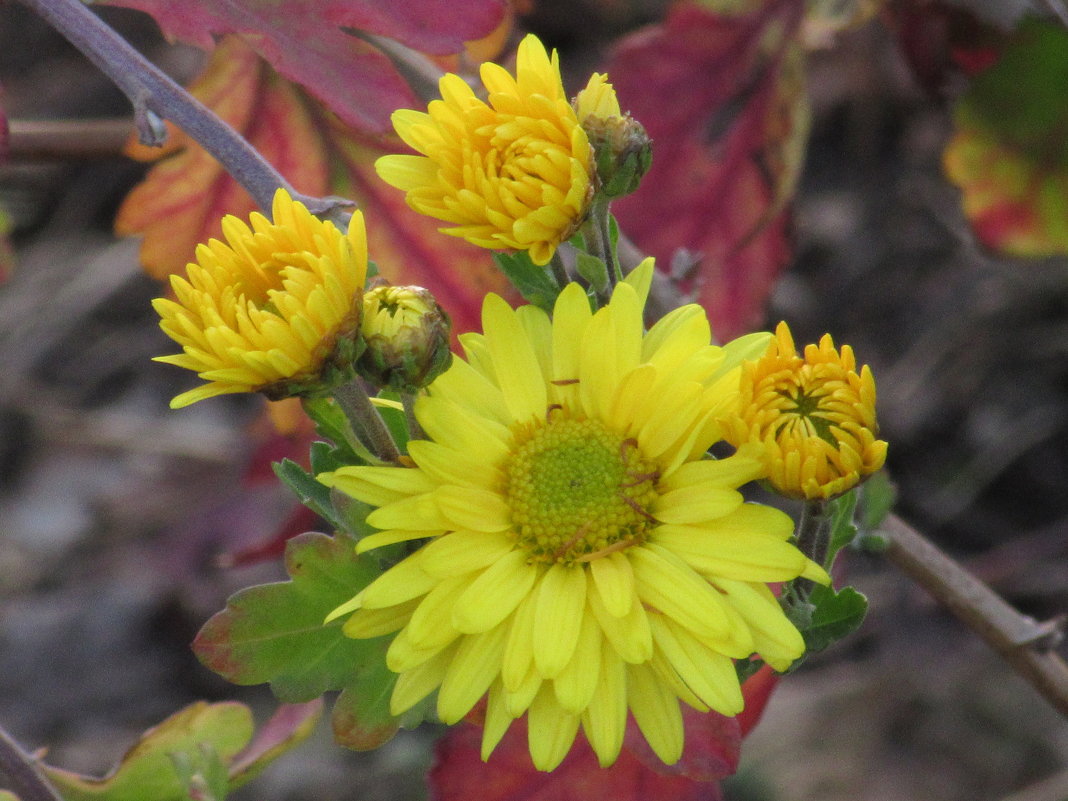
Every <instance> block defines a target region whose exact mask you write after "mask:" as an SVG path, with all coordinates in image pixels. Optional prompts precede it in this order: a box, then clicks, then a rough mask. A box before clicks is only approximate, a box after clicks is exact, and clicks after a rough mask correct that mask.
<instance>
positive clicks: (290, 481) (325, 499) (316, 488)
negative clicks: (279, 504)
mask: <svg viewBox="0 0 1068 801" xmlns="http://www.w3.org/2000/svg"><path fill="white" fill-rule="evenodd" d="M316 444H323V443H316ZM313 450H314V448H313ZM271 467H272V468H273V469H274V474H275V475H276V476H278V478H279V480H281V482H282V483H283V484H285V485H286V486H287V487H289V488H290V489H291V490H293V492H294V493H295V494H296V496H297V497H298V498H299V499H300V502H301V503H302V504H304V505H305V506H307V507H308V508H309V509H311V510H312V511H313V512H315V514H317V515H319V517H322V518H324V519H325V520H329V521H330V522H331V523H332V524H334V525H335V526H336V527H339V526H337V523H336V521H335V519H334V518H335V514H334V507H333V504H332V503H331V502H330V488H329V487H327V486H326V485H325V484H320V483H319V482H318V481H316V479H315V476H313V475H312V474H311V473H309V472H308V471H307V470H305V469H304V468H303V467H301V466H300V465H299V464H297V463H296V462H294V461H293V460H292V459H283V460H282V461H280V462H274V463H273V464H272V465H271Z"/></svg>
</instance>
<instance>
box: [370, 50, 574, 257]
mask: <svg viewBox="0 0 1068 801" xmlns="http://www.w3.org/2000/svg"><path fill="white" fill-rule="evenodd" d="M480 74H481V77H482V83H483V84H484V85H485V87H486V90H487V91H488V93H489V94H488V98H487V101H483V100H481V99H480V98H478V97H477V96H476V95H475V93H474V91H473V90H472V89H471V87H470V86H468V84H467V83H466V82H465V81H464V80H463V79H462V78H461V77H460V76H458V75H454V74H452V73H449V74H446V75H445V76H444V77H442V78H441V81H440V84H439V86H440V91H441V100H434V101H432V102H431V103H430V104H429V106H428V108H427V111H426V113H423V112H419V111H413V110H408V109H404V110H400V111H397V112H395V113H394V115H393V126H394V128H395V129H396V131H397V133H398V135H399V136H400V137H401V139H403V140H404V142H405V143H407V144H408V145H410V146H411V147H412V148H413V149H415V150H416V151H417V152H418V153H420V154H422V155H419V156H410V155H391V156H383V157H382V158H380V159H379V160H378V161H377V162H376V163H375V169H376V170H377V171H378V174H379V175H380V176H381V177H382V179H383V180H384V181H386V183H388V184H390V185H392V186H395V187H397V188H398V189H403V190H404V191H405V192H406V193H407V195H406V200H407V203H408V205H409V206H411V207H412V208H413V209H415V210H416V211H417V212H419V213H420V214H425V215H427V216H430V217H434V218H436V219H438V220H443V221H444V222H447V223H450V226H449V227H446V228H442V229H441V230H442V231H443V232H444V233H447V234H451V235H452V236H458V237H463V238H464V239H466V240H468V241H469V242H472V243H473V244H475V245H478V246H480V247H485V248H491V249H495V250H526V251H529V253H530V257H531V259H532V260H533V261H534V262H535V263H536V264H545V263H547V262H548V261H549V259H550V258H551V257H552V255H553V253H554V252H555V250H556V248H557V246H558V245H559V244H560V243H561V242H562V241H564V240H566V239H567V238H568V237H570V236H571V235H572V234H573V233H574V231H575V230H576V229H577V227H578V225H579V224H580V223H581V222H582V220H583V218H584V217H585V216H586V212H587V209H588V206H589V201H590V197H591V191H592V189H591V169H592V168H591V154H590V145H589V141H588V139H587V137H586V133H585V132H584V131H583V129H582V126H581V125H579V123H578V119H577V118H576V116H575V111H574V110H573V109H572V108H571V104H570V103H569V102H568V100H567V97H566V95H565V93H564V88H563V83H562V82H561V79H560V65H559V62H558V60H557V56H556V52H555V51H554V52H553V55H552V57H551V58H550V57H549V55H548V53H546V51H545V47H544V46H543V45H542V44H541V42H540V41H538V39H537V37H535V36H527V37H526V38H525V39H524V40H523V41H522V42H521V43H520V45H519V51H518V53H517V57H516V75H515V77H514V78H513V77H512V76H511V75H510V74H509V73H508V72H507V71H506V70H504V69H503V68H502V67H500V66H498V65H496V64H493V63H491V62H487V63H485V64H483V65H482V67H481V72H480Z"/></svg>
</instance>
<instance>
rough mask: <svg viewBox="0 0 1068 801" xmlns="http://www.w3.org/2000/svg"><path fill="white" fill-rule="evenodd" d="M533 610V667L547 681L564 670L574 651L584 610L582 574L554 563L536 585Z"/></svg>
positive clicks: (584, 576) (584, 595)
mask: <svg viewBox="0 0 1068 801" xmlns="http://www.w3.org/2000/svg"><path fill="white" fill-rule="evenodd" d="M537 592H538V601H537V607H536V609H535V611H534V664H535V665H537V668H538V672H539V673H540V674H541V676H542V678H546V679H551V678H554V677H556V676H558V675H560V672H561V671H562V670H563V669H564V668H565V667H567V663H568V662H570V661H571V655H572V654H573V653H574V652H575V644H576V643H577V642H578V637H579V632H580V631H581V626H582V616H583V610H584V609H585V607H586V571H585V570H583V569H582V568H581V567H577V566H565V565H560V564H556V565H553V566H552V567H550V568H549V569H548V571H546V573H545V575H544V576H542V578H541V582H540V583H539V586H538V590H537Z"/></svg>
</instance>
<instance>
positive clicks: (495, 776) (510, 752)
mask: <svg viewBox="0 0 1068 801" xmlns="http://www.w3.org/2000/svg"><path fill="white" fill-rule="evenodd" d="M631 725H633V724H631ZM481 740H482V729H481V728H479V727H478V726H475V725H473V724H470V723H461V724H458V725H456V726H453V727H452V728H451V729H450V730H449V731H448V733H447V734H446V735H445V736H444V737H442V738H441V740H439V741H438V744H437V748H436V749H435V757H436V758H435V761H434V766H433V767H432V768H431V770H430V776H429V782H430V791H431V792H430V796H431V798H432V799H434V801H468V799H472V798H477V799H479V801H589V799H593V798H609V799H612V801H720V799H722V797H723V796H722V794H721V792H720V789H719V785H718V784H716V783H715V782H706V781H697V780H694V779H689V778H686V777H685V776H671V775H666V774H664V773H660V772H657V771H654V770H651V769H650V768H648V767H646V766H645V765H644V764H643V763H642V762H641V761H640V760H639V759H638V758H637V757H635V756H634V755H633V754H631V753H630V752H629V751H628V750H627V749H626V748H624V749H623V751H622V752H620V754H619V759H617V760H616V761H615V763H614V764H613V765H611V766H610V767H608V768H602V767H601V766H600V765H598V764H597V757H596V756H595V755H594V753H593V750H592V749H591V748H590V746H589V744H588V743H587V742H586V741H585V739H584V738H583V737H581V736H579V737H578V738H577V739H576V740H575V744H574V745H573V746H572V747H571V752H570V753H569V754H568V755H567V757H565V758H564V761H563V762H561V763H560V765H559V766H558V767H557V768H556V769H555V770H553V771H551V772H549V773H545V772H541V771H537V770H535V769H534V766H533V764H532V763H531V761H530V754H529V752H528V751H527V737H526V726H525V725H524V721H517V722H516V723H514V724H513V725H512V728H511V729H510V730H509V731H508V733H507V734H505V736H504V739H503V740H501V742H500V744H499V745H498V746H497V748H496V749H495V750H494V752H493V755H492V756H491V757H490V759H489V761H488V762H483V761H482V760H481V758H480V756H479V753H480V748H481V746H480V743H481Z"/></svg>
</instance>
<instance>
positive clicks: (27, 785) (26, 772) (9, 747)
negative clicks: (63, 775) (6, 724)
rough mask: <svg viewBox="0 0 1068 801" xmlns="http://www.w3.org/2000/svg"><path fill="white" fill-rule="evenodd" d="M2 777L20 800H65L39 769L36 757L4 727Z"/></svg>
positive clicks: (0, 751)
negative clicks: (20, 745)
mask: <svg viewBox="0 0 1068 801" xmlns="http://www.w3.org/2000/svg"><path fill="white" fill-rule="evenodd" d="M0 777H6V779H7V781H6V782H5V783H3V786H4V787H7V788H9V789H10V790H11V791H12V792H13V793H14V794H15V795H16V796H18V798H19V801H63V799H61V798H60V797H59V794H58V793H57V792H56V791H55V790H53V789H52V785H50V784H49V783H48V781H47V780H46V779H45V777H44V776H42V775H41V773H40V771H38V770H37V766H36V764H34V759H33V758H32V757H31V756H30V755H29V754H27V753H26V752H25V751H23V750H22V748H20V747H19V745H18V743H16V742H15V741H14V740H13V739H12V738H11V735H9V734H8V733H7V732H6V731H4V729H3V728H0Z"/></svg>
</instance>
